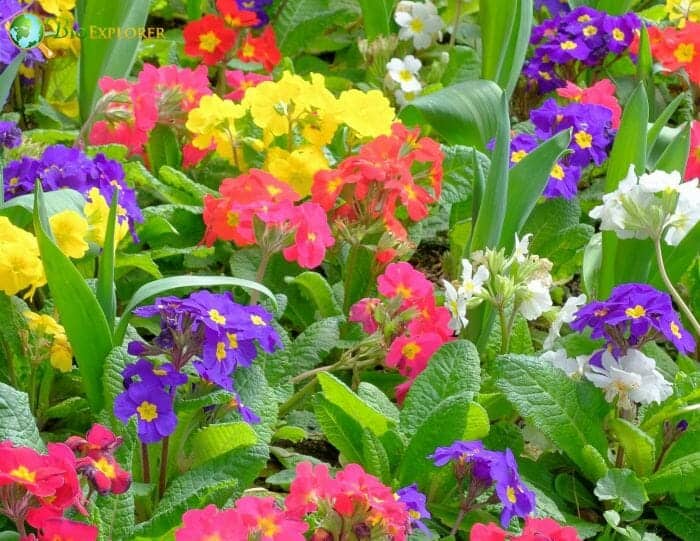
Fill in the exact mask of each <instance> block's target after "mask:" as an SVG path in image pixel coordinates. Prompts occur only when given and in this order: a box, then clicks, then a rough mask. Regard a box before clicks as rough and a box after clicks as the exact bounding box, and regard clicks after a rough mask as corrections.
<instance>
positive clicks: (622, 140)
mask: <svg viewBox="0 0 700 541" xmlns="http://www.w3.org/2000/svg"><path fill="white" fill-rule="evenodd" d="M648 122H649V103H648V102H647V96H646V90H645V89H644V84H642V83H640V84H639V85H638V86H637V88H636V89H635V90H634V92H633V93H632V95H631V96H630V98H629V101H628V102H627V104H626V106H625V108H624V112H623V114H622V120H621V122H620V129H619V130H618V132H617V136H616V137H615V142H614V143H613V148H612V151H611V152H610V158H609V160H608V172H607V176H606V178H605V192H606V193H610V192H612V191H614V190H615V189H617V185H618V184H619V182H620V181H621V180H622V179H623V178H625V176H626V175H627V172H628V170H629V167H630V165H634V166H635V170H636V171H637V174H641V173H642V172H643V171H644V166H645V164H646V155H647V154H646V153H647V125H648ZM650 251H651V248H650V247H649V248H647V249H646V250H645V249H644V248H643V247H642V246H640V244H639V243H635V242H633V241H632V240H619V239H618V238H617V237H616V236H615V233H614V232H613V231H603V255H602V260H601V261H602V264H601V269H600V279H599V282H598V284H599V285H598V295H599V296H600V298H603V299H604V298H607V297H608V296H609V295H610V291H611V290H612V288H613V286H614V285H615V284H618V283H624V282H634V281H644V276H643V275H644V265H641V266H640V265H639V261H651V257H650V256H651V253H650ZM647 252H649V253H647ZM640 274H641V275H642V276H640ZM634 278H637V279H636V280H635V279H634Z"/></svg>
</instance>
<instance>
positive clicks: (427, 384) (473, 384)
mask: <svg viewBox="0 0 700 541" xmlns="http://www.w3.org/2000/svg"><path fill="white" fill-rule="evenodd" d="M480 384H481V367H480V361H479V352H478V351H477V350H476V348H475V347H474V344H472V343H471V342H469V341H467V340H457V341H454V342H448V343H447V344H444V345H443V346H442V347H441V348H440V349H439V350H437V351H436V352H435V353H434V354H433V356H432V358H431V359H430V362H429V363H428V366H427V368H426V369H425V370H423V372H421V373H420V374H419V375H418V377H417V378H416V380H415V381H414V382H413V385H411V389H410V390H409V391H408V394H407V395H406V400H405V402H404V405H403V409H402V410H401V425H400V428H401V432H403V433H404V434H406V435H407V436H409V437H410V436H412V435H413V434H415V432H416V430H418V427H419V426H420V425H421V424H423V422H424V421H425V419H426V418H427V417H428V416H429V415H430V414H431V413H432V412H434V411H435V410H436V409H437V408H439V407H440V405H441V404H442V403H443V402H444V401H445V400H447V399H448V398H450V397H451V396H454V395H456V394H460V395H464V394H466V397H467V398H466V399H467V400H472V399H473V397H474V396H475V395H476V393H478V392H479V386H480Z"/></svg>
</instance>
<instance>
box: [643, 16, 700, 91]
mask: <svg viewBox="0 0 700 541" xmlns="http://www.w3.org/2000/svg"><path fill="white" fill-rule="evenodd" d="M648 30H649V42H650V44H651V54H652V56H653V57H654V59H655V60H657V61H658V62H659V63H660V64H661V65H662V66H663V69H664V71H668V72H675V71H678V70H681V69H683V70H685V71H686V73H687V74H688V77H689V78H690V80H691V81H693V82H694V83H695V84H698V83H699V82H700V63H699V62H698V57H699V56H700V39H699V37H698V30H700V22H686V23H685V24H684V25H683V28H680V29H677V28H674V27H665V28H659V27H655V26H650V27H649V29H648ZM632 49H633V51H634V52H638V49H639V39H637V40H635V42H634V44H633V47H632Z"/></svg>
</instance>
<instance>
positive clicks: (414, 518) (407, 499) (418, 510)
mask: <svg viewBox="0 0 700 541" xmlns="http://www.w3.org/2000/svg"><path fill="white" fill-rule="evenodd" d="M396 496H398V500H399V502H401V503H403V504H404V505H405V506H406V508H407V509H408V515H409V516H410V517H411V526H412V527H413V528H418V529H419V530H422V531H423V532H424V533H426V534H427V535H429V536H432V533H431V532H430V530H429V529H428V527H427V526H426V525H425V523H424V522H423V519H424V518H430V511H428V508H427V507H426V505H425V504H426V502H427V498H426V496H425V494H423V493H422V492H421V491H420V490H418V485H416V484H415V483H413V484H412V485H408V486H407V487H403V488H400V489H399V490H397V491H396Z"/></svg>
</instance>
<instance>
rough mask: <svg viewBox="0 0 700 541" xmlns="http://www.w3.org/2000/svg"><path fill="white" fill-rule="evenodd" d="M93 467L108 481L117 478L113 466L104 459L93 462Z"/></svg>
mask: <svg viewBox="0 0 700 541" xmlns="http://www.w3.org/2000/svg"><path fill="white" fill-rule="evenodd" d="M95 467H96V468H97V469H98V470H100V471H101V472H102V473H104V474H105V475H106V476H107V477H109V478H110V479H114V478H115V477H116V476H117V474H116V472H115V471H114V465H113V464H110V463H109V461H108V460H107V459H106V458H105V457H102V458H100V459H99V460H97V461H95Z"/></svg>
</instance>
